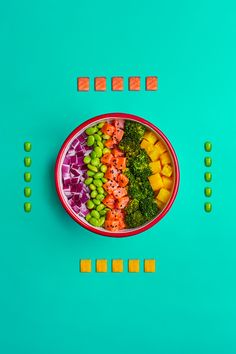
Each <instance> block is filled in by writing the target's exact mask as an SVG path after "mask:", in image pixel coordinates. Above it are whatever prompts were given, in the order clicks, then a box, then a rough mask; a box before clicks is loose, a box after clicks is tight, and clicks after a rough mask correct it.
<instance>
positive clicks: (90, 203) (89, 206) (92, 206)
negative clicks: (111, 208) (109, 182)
mask: <svg viewBox="0 0 236 354" xmlns="http://www.w3.org/2000/svg"><path fill="white" fill-rule="evenodd" d="M86 205H87V207H88V209H93V208H94V203H93V202H92V200H88V201H87V203H86Z"/></svg>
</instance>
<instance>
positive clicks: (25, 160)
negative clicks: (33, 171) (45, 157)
mask: <svg viewBox="0 0 236 354" xmlns="http://www.w3.org/2000/svg"><path fill="white" fill-rule="evenodd" d="M24 164H25V166H26V167H30V166H31V158H30V157H29V156H26V157H25V158H24Z"/></svg>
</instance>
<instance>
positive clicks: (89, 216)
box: [85, 213, 91, 221]
mask: <svg viewBox="0 0 236 354" xmlns="http://www.w3.org/2000/svg"><path fill="white" fill-rule="evenodd" d="M90 219H91V213H89V214H87V215H86V216H85V220H87V221H89V220H90Z"/></svg>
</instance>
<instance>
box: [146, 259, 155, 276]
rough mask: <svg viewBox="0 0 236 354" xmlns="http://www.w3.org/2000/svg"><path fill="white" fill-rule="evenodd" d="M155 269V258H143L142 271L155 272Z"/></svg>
mask: <svg viewBox="0 0 236 354" xmlns="http://www.w3.org/2000/svg"><path fill="white" fill-rule="evenodd" d="M155 271H156V261H155V259H145V260H144V272H145V273H155Z"/></svg>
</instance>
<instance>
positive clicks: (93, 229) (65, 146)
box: [55, 113, 180, 237]
mask: <svg viewBox="0 0 236 354" xmlns="http://www.w3.org/2000/svg"><path fill="white" fill-rule="evenodd" d="M116 118H119V119H124V120H126V119H128V120H134V121H136V122H139V123H142V124H143V125H145V126H146V127H148V128H149V129H150V130H152V131H154V132H155V133H156V134H157V135H158V136H159V137H160V138H161V139H162V140H163V141H164V142H165V144H166V146H167V148H168V151H169V154H170V156H171V159H172V164H173V168H174V183H173V187H172V193H171V197H170V199H169V201H168V202H167V204H166V205H165V207H164V209H163V210H162V211H161V212H160V213H159V214H158V215H157V216H156V217H155V218H154V219H153V220H151V221H149V222H147V223H146V224H144V225H142V226H140V227H137V228H134V229H124V230H121V231H119V232H115V233H114V232H110V231H107V230H105V229H103V228H101V227H94V226H92V225H90V224H89V223H88V222H87V221H86V220H85V219H84V218H82V217H81V216H79V215H77V214H76V213H75V212H74V211H73V210H72V209H71V207H70V205H69V204H68V201H67V198H66V196H65V195H64V193H63V188H62V178H61V165H62V162H63V160H64V156H65V154H66V152H67V150H68V148H69V146H70V144H71V143H72V141H73V140H74V139H75V138H76V137H77V136H78V135H80V134H81V133H82V132H83V131H84V130H85V129H87V128H88V127H89V126H91V125H93V124H95V123H98V122H99V121H104V120H110V119H116ZM179 177H180V174H179V165H178V160H177V157H176V154H175V151H174V149H173V147H172V145H171V143H170V142H169V140H168V139H167V137H166V136H165V135H164V134H163V133H162V131H161V130H160V129H158V128H157V127H156V126H155V125H153V124H152V123H150V122H148V121H147V120H145V119H143V118H140V117H138V116H135V115H133V114H126V113H107V114H102V115H99V116H96V117H94V118H91V119H89V120H87V121H85V122H84V123H82V124H81V125H79V126H78V127H77V128H76V129H75V130H73V132H72V133H71V134H70V135H69V136H68V137H67V139H66V140H65V142H64V143H63V145H62V147H61V149H60V151H59V153H58V156H57V160H56V166H55V183H56V189H57V193H58V196H59V198H60V200H61V203H62V205H63V207H64V208H65V210H66V211H67V213H68V214H69V215H70V216H71V217H72V218H73V219H74V220H75V221H76V222H77V223H79V224H80V225H81V226H83V227H85V228H86V229H88V230H89V231H91V232H95V233H97V234H100V235H103V236H110V237H127V236H133V235H137V234H139V233H141V232H144V231H146V230H148V229H149V228H151V227H152V226H154V225H155V224H156V223H157V222H159V221H160V220H161V219H162V218H163V217H164V216H165V215H166V214H167V212H168V211H169V210H170V208H171V206H172V204H173V202H174V200H175V198H176V195H177V192H178V187H179Z"/></svg>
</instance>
